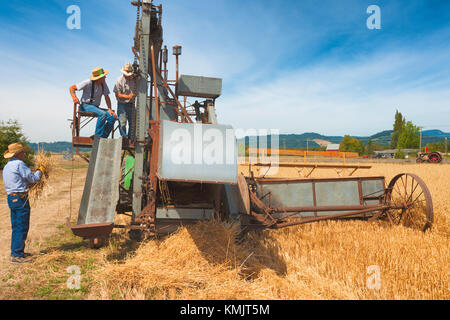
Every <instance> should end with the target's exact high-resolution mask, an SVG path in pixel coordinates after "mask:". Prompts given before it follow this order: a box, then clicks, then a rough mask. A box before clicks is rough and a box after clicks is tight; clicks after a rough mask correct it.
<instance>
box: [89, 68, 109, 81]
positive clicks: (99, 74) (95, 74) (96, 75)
mask: <svg viewBox="0 0 450 320" xmlns="http://www.w3.org/2000/svg"><path fill="white" fill-rule="evenodd" d="M108 73H109V71H107V70H103V68H95V69H93V70H92V77H91V80H92V81H95V80H98V79H100V78H103V77H105V76H106V75H107V74H108Z"/></svg>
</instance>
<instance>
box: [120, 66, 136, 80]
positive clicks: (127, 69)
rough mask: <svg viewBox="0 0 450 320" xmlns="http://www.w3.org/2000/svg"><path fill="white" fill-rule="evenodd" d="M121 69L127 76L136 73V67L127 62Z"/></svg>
mask: <svg viewBox="0 0 450 320" xmlns="http://www.w3.org/2000/svg"><path fill="white" fill-rule="evenodd" d="M120 71H121V72H122V73H123V74H124V75H126V76H127V77H131V76H132V75H133V73H134V69H133V66H132V65H131V64H129V63H126V64H125V65H124V66H123V67H122V68H121V69H120Z"/></svg>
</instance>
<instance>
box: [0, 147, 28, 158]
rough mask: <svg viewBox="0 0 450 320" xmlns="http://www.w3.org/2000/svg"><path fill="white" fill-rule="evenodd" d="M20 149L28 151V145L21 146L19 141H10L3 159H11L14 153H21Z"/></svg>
mask: <svg viewBox="0 0 450 320" xmlns="http://www.w3.org/2000/svg"><path fill="white" fill-rule="evenodd" d="M22 151H24V152H27V151H29V148H28V146H25V147H24V146H23V145H22V144H21V143H12V144H10V145H9V146H8V150H6V151H5V153H4V154H3V156H4V157H5V159H11V158H12V157H14V156H15V155H16V154H19V153H21V152H22Z"/></svg>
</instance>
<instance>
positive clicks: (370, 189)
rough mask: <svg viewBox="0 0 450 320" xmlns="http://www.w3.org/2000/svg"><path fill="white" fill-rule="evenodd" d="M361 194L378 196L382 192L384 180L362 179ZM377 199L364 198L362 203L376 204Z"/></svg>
mask: <svg viewBox="0 0 450 320" xmlns="http://www.w3.org/2000/svg"><path fill="white" fill-rule="evenodd" d="M361 187H362V194H363V196H367V195H369V196H371V197H378V196H381V195H383V194H384V188H385V186H384V180H383V179H379V180H363V181H362V182H361ZM378 203H380V202H379V201H378V200H365V201H364V204H378Z"/></svg>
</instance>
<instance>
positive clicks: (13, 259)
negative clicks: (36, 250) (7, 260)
mask: <svg viewBox="0 0 450 320" xmlns="http://www.w3.org/2000/svg"><path fill="white" fill-rule="evenodd" d="M31 261H33V259H32V258H31V257H26V258H25V257H11V263H15V264H21V263H29V262H31Z"/></svg>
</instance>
